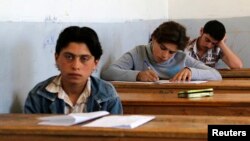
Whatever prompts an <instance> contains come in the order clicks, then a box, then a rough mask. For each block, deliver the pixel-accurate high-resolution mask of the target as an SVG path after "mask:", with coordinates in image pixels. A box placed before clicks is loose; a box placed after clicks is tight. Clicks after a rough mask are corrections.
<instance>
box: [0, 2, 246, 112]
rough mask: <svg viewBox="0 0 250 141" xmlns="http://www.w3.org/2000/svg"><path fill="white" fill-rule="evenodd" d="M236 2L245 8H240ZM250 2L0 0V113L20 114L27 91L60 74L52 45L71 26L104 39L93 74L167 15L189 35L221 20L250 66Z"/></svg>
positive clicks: (232, 44)
mask: <svg viewBox="0 0 250 141" xmlns="http://www.w3.org/2000/svg"><path fill="white" fill-rule="evenodd" d="M225 2H227V3H228V4H227V6H225V4H224V3H225ZM215 3H216V4H217V5H219V6H216V8H214V7H213V6H214V4H215ZM235 5H237V7H238V8H239V9H242V10H241V11H240V12H237V10H235V7H236V6H235ZM248 6H249V2H248V0H238V1H235V2H234V0H220V1H215V0H210V1H205V0H203V1H200V0H188V1H187V0H157V1H152V0H119V1H117V0H105V1H103V0H36V1H33V0H0V17H1V18H0V39H1V42H0V56H1V59H0V66H1V69H0V80H1V82H0V94H1V98H0V113H16V112H18V113H19V112H22V109H23V104H24V101H25V98H26V96H27V94H28V92H29V90H30V89H31V88H33V87H34V85H35V84H37V83H38V82H40V81H42V80H45V79H46V78H48V77H50V76H53V75H56V74H58V71H57V69H56V68H55V62H54V47H55V43H56V40H57V36H58V34H59V33H60V32H61V31H62V30H63V29H64V28H65V27H67V26H70V25H78V26H89V27H91V28H93V29H95V30H96V31H97V33H98V35H99V37H100V41H101V44H102V46H103V50H104V54H103V56H102V58H101V61H100V64H99V66H98V70H97V72H95V73H94V74H93V75H95V76H99V74H100V71H101V69H102V68H104V67H105V66H106V65H108V64H110V63H111V62H113V61H114V60H116V59H118V58H119V57H120V56H121V55H122V54H123V53H125V52H126V51H128V50H130V49H132V48H133V47H134V46H136V45H139V44H146V43H147V42H148V39H149V36H150V34H151V33H152V31H153V30H154V29H155V28H156V27H157V26H158V25H159V24H160V23H162V22H163V21H166V20H168V19H169V20H176V21H178V22H180V23H182V24H183V25H185V26H186V27H187V29H188V30H187V31H188V34H189V35H190V36H191V38H194V37H196V36H197V35H198V33H199V29H200V27H201V26H202V25H204V23H205V22H206V21H207V20H209V19H214V18H216V19H219V20H221V21H222V22H223V23H224V24H225V26H226V28H227V31H228V44H229V46H230V47H231V48H232V49H233V50H234V51H235V52H236V53H237V54H239V55H240V57H241V58H242V60H243V62H244V67H250V62H248V59H249V55H248V54H249V53H250V52H249V51H250V50H249V49H248V47H247V46H248V39H249V37H250V34H249V28H248V25H249V22H250V15H249V13H250V12H249V10H248V9H247V7H248ZM220 7H223V10H222V9H221V8H220ZM211 9H212V10H211ZM218 9H220V11H219V13H218V11H217V10H218ZM197 11H199V12H197ZM221 11H222V12H221ZM228 11H232V14H229V12H228ZM187 13H188V14H187ZM197 13H199V14H197ZM220 66H221V67H223V63H221V64H220Z"/></svg>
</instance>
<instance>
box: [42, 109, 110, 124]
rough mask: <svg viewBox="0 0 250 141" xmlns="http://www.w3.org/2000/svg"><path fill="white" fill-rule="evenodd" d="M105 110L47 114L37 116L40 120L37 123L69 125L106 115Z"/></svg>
mask: <svg viewBox="0 0 250 141" xmlns="http://www.w3.org/2000/svg"><path fill="white" fill-rule="evenodd" d="M108 114H109V112H107V111H97V112H90V113H71V114H68V115H59V116H47V117H40V118H38V119H39V120H41V122H39V123H38V124H39V125H55V126H70V125H74V124H78V123H81V122H85V121H88V120H91V119H95V118H98V117H102V116H105V115H108Z"/></svg>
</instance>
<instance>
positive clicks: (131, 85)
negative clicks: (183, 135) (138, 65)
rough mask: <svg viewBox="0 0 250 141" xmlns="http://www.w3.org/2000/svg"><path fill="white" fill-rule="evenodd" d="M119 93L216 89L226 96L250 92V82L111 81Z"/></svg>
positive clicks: (161, 92) (163, 92)
mask: <svg viewBox="0 0 250 141" xmlns="http://www.w3.org/2000/svg"><path fill="white" fill-rule="evenodd" d="M111 83H112V84H113V85H114V87H115V88H116V90H117V92H119V93H120V92H121V93H143V94H144V93H160V94H175V93H178V91H180V90H190V89H203V88H214V91H215V92H220V94H224V93H227V92H229V91H230V92H241V93H242V92H245V93H249V92H250V80H221V81H208V82H206V83H201V84H193V83H192V84H191V83H165V84H157V83H153V84H152V83H137V82H119V81H111Z"/></svg>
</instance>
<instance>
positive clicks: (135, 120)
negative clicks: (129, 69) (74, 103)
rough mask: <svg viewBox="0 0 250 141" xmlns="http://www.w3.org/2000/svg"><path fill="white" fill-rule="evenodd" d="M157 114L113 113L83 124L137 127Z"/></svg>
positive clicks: (87, 125)
mask: <svg viewBox="0 0 250 141" xmlns="http://www.w3.org/2000/svg"><path fill="white" fill-rule="evenodd" d="M154 118H155V116H142V115H128V116H126V115H125V116H123V115H111V116H106V117H103V118H100V119H97V120H95V121H93V122H91V123H88V124H86V125H83V126H84V127H111V128H126V129H131V128H136V127H138V126H140V125H142V124H144V123H146V122H149V121H150V120H152V119H154Z"/></svg>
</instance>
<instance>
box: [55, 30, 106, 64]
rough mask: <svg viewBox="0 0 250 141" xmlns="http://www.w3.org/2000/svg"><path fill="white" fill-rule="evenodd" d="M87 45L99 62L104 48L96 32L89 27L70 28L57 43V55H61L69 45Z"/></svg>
mask: <svg viewBox="0 0 250 141" xmlns="http://www.w3.org/2000/svg"><path fill="white" fill-rule="evenodd" d="M71 42H76V43H85V44H86V45H87V47H88V49H89V51H90V53H91V54H92V55H93V56H94V57H95V59H96V60H99V59H100V57H101V55H102V47H101V44H100V42H99V39H98V36H97V34H96V32H95V31H94V30H93V29H91V28H89V27H78V26H70V27H67V28H65V29H64V30H63V31H62V32H61V33H60V35H59V37H58V39H57V43H56V54H59V53H60V52H61V51H62V49H63V48H65V47H67V46H68V44H69V43H71Z"/></svg>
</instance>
